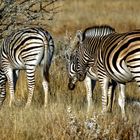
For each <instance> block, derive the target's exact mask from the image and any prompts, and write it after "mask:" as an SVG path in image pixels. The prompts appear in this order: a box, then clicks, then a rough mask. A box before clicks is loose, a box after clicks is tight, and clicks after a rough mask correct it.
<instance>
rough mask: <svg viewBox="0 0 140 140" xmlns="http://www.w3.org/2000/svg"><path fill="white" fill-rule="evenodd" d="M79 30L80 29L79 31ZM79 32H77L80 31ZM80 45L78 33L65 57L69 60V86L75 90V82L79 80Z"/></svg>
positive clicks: (67, 65) (71, 41)
mask: <svg viewBox="0 0 140 140" xmlns="http://www.w3.org/2000/svg"><path fill="white" fill-rule="evenodd" d="M78 32H79V31H78ZM78 32H77V33H78ZM78 45H79V39H78V34H76V36H75V37H74V39H73V40H70V43H69V49H68V51H67V52H66V54H65V58H66V60H67V64H66V67H67V71H68V77H69V82H68V88H69V89H70V90H73V89H74V88H75V84H76V82H77V81H78V79H77V60H78V59H77V49H78Z"/></svg>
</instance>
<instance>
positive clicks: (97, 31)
mask: <svg viewBox="0 0 140 140" xmlns="http://www.w3.org/2000/svg"><path fill="white" fill-rule="evenodd" d="M112 32H115V29H114V28H113V27H111V26H108V25H101V26H93V27H89V28H86V29H85V30H84V31H83V39H84V38H85V37H91V36H95V37H100V36H105V35H108V34H110V33H112Z"/></svg>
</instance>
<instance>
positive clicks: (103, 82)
mask: <svg viewBox="0 0 140 140" xmlns="http://www.w3.org/2000/svg"><path fill="white" fill-rule="evenodd" d="M99 82H100V84H101V89H102V113H104V112H107V94H108V87H109V78H108V77H104V78H103V77H102V78H100V77H99Z"/></svg>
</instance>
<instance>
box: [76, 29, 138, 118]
mask: <svg viewBox="0 0 140 140" xmlns="http://www.w3.org/2000/svg"><path fill="white" fill-rule="evenodd" d="M99 29H100V27H99ZM90 39H91V40H92V46H90V47H89V48H88V49H87V48H86V49H85V50H84V49H82V47H81V48H80V47H79V49H80V51H81V53H82V55H85V54H84V53H85V52H86V56H87V55H88V56H90V58H89V59H88V60H86V61H84V60H85V59H84V60H83V58H84V57H83V58H82V57H81V54H80V53H79V54H78V56H79V57H78V58H79V60H78V61H79V63H78V64H79V66H78V67H79V71H78V74H77V78H78V79H79V80H82V79H83V78H84V77H85V75H86V70H85V67H86V65H88V61H90V60H91V59H92V58H94V59H95V64H94V65H93V67H94V68H96V70H97V74H98V78H99V82H100V84H101V88H102V98H106V96H107V87H108V83H109V80H110V78H111V79H113V80H114V81H116V82H117V83H119V86H120V88H121V92H120V96H119V99H118V103H119V105H120V106H122V108H121V109H122V117H125V110H124V106H125V84H126V83H127V82H130V81H132V80H133V79H134V80H135V81H136V82H137V84H138V86H139V87H140V30H134V31H131V32H126V33H121V34H119V33H112V34H109V35H107V36H100V35H99V36H95V37H92V38H90ZM92 50H96V51H92Z"/></svg>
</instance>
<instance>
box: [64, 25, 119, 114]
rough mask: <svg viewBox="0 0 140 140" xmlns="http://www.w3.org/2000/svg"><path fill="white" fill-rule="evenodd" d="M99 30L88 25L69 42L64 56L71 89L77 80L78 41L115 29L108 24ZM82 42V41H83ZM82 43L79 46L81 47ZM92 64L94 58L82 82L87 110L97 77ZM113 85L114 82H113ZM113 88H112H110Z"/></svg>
mask: <svg viewBox="0 0 140 140" xmlns="http://www.w3.org/2000/svg"><path fill="white" fill-rule="evenodd" d="M100 28H101V29H100V30H97V29H96V28H95V27H89V28H86V29H85V30H84V32H83V33H82V32H79V31H78V32H77V34H76V37H75V38H74V41H73V42H71V43H70V48H71V50H70V51H69V52H68V53H66V58H67V60H68V62H67V69H68V76H69V83H68V88H69V89H71V90H73V89H74V87H75V84H76V82H77V81H78V79H77V71H78V68H77V60H78V59H77V53H78V52H77V51H78V48H79V45H81V43H80V42H84V40H86V39H87V38H89V37H92V36H98V35H99V34H101V35H102V36H104V35H107V34H110V33H112V32H115V29H113V28H112V27H110V26H101V27H100ZM83 44H84V43H83ZM83 44H82V46H81V48H82V47H83ZM86 45H89V46H91V45H92V43H91V42H89V43H88V44H86ZM93 64H94V59H92V60H90V65H89V67H88V71H87V73H86V78H85V79H84V83H85V86H86V91H87V101H88V109H87V110H88V111H89V110H90V107H91V104H92V92H93V90H94V87H95V83H96V80H97V79H98V77H97V74H96V70H95V69H93V68H92V65H93ZM114 86H116V84H115V83H114ZM112 90H114V89H112ZM111 92H113V91H111V89H110V90H109V92H108V96H109V97H108V99H109V100H108V110H110V111H111V109H112V102H111V101H110V100H111V98H112V93H111Z"/></svg>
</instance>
